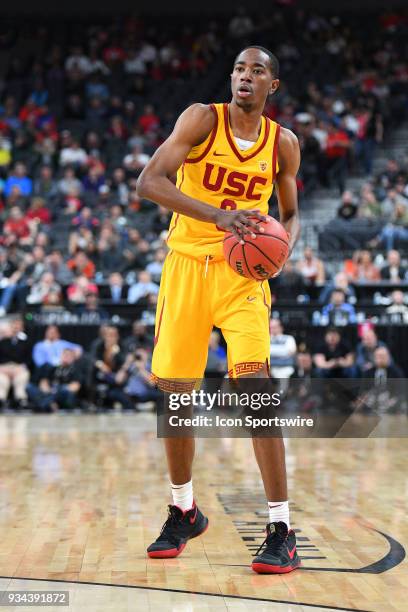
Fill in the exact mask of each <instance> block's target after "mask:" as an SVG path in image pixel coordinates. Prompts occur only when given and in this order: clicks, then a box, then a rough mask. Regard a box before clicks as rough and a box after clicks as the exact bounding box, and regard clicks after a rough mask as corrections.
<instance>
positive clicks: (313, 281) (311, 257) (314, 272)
mask: <svg viewBox="0 0 408 612" xmlns="http://www.w3.org/2000/svg"><path fill="white" fill-rule="evenodd" d="M297 269H298V271H299V272H300V274H301V275H302V276H303V279H304V281H305V283H306V284H307V285H318V286H320V285H323V284H324V281H325V270H324V264H323V262H322V260H321V259H319V258H318V257H316V255H315V254H314V253H313V251H312V249H311V248H310V247H306V248H305V250H304V252H303V259H301V260H300V261H298V263H297Z"/></svg>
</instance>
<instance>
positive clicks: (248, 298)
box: [247, 296, 280, 508]
mask: <svg viewBox="0 0 408 612" xmlns="http://www.w3.org/2000/svg"><path fill="white" fill-rule="evenodd" d="M247 300H248V302H253V301H254V300H256V297H251V296H248V297H247ZM279 505H280V504H279ZM270 508H277V506H270Z"/></svg>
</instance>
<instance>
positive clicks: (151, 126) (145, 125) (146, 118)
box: [139, 104, 160, 134]
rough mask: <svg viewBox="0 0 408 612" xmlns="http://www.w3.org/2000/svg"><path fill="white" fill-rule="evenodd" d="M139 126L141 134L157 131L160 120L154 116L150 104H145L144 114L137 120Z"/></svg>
mask: <svg viewBox="0 0 408 612" xmlns="http://www.w3.org/2000/svg"><path fill="white" fill-rule="evenodd" d="M139 126H140V127H141V129H142V132H143V134H146V133H148V132H156V131H157V130H158V129H159V127H160V119H159V117H158V116H157V115H156V113H155V111H154V108H153V106H152V105H151V104H146V106H145V107H144V112H143V114H142V115H141V117H140V119H139Z"/></svg>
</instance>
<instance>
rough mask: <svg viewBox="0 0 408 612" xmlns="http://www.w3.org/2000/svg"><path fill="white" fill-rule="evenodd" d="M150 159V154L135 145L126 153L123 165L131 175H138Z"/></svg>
mask: <svg viewBox="0 0 408 612" xmlns="http://www.w3.org/2000/svg"><path fill="white" fill-rule="evenodd" d="M149 159H150V155H146V153H143V149H142V147H141V146H140V145H135V146H134V147H133V148H132V152H131V153H128V155H126V156H125V158H124V160H123V166H124V167H125V169H126V170H127V171H128V172H129V173H130V174H131V175H132V176H138V175H139V174H140V172H141V171H142V170H143V168H144V167H145V166H146V164H147V162H148V161H149Z"/></svg>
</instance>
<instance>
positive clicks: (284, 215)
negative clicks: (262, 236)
mask: <svg viewBox="0 0 408 612" xmlns="http://www.w3.org/2000/svg"><path fill="white" fill-rule="evenodd" d="M299 166H300V149H299V142H298V139H297V138H296V136H295V134H294V133H293V132H291V131H290V130H288V129H286V128H281V133H280V138H279V172H278V175H277V177H276V188H277V189H276V191H277V195H278V203H279V217H280V222H281V223H282V225H283V227H284V228H285V229H286V231H287V232H288V234H289V237H290V239H289V249H290V252H292V249H293V247H294V246H295V243H296V241H297V239H298V238H299V234H300V223H299V208H298V193H297V185H296V175H297V173H298V170H299Z"/></svg>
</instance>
